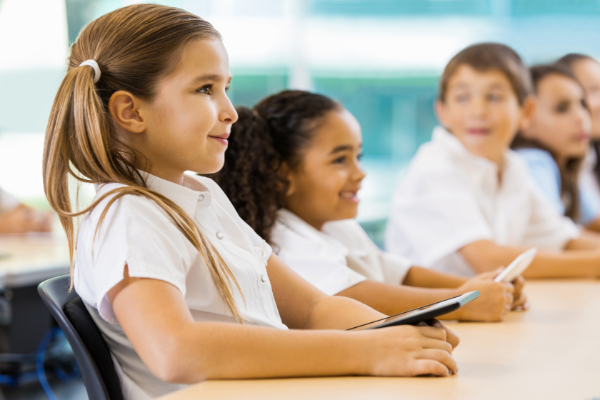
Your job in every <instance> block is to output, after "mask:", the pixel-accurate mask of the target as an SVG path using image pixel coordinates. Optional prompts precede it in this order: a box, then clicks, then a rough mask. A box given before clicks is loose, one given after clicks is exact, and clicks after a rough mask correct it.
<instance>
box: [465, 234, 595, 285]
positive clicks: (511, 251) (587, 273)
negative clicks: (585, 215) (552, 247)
mask: <svg viewBox="0 0 600 400" xmlns="http://www.w3.org/2000/svg"><path fill="white" fill-rule="evenodd" d="M586 243H587V242H586ZM584 244H585V243H582V242H581V240H579V239H575V240H574V241H573V244H572V245H571V244H570V245H568V246H567V248H566V250H563V251H549V250H540V251H538V253H537V255H536V257H535V259H534V260H533V262H532V263H531V265H530V266H529V267H528V268H527V270H525V273H523V276H524V277H525V278H592V277H597V276H599V275H600V251H599V250H597V249H593V250H579V249H581V248H587V247H584ZM571 248H573V249H577V250H571ZM525 250H527V249H526V248H519V247H508V246H498V245H496V244H494V243H493V242H490V241H487V240H481V241H478V242H473V243H471V244H469V245H467V246H465V247H463V248H462V249H461V250H460V252H461V254H462V255H463V257H465V259H466V260H467V262H468V263H469V264H470V265H471V266H472V267H473V269H475V270H476V271H477V272H486V271H491V270H493V269H495V268H498V267H499V266H507V265H509V264H510V263H511V262H512V261H513V260H514V259H515V258H516V257H517V256H518V255H519V254H521V253H523V252H524V251H525Z"/></svg>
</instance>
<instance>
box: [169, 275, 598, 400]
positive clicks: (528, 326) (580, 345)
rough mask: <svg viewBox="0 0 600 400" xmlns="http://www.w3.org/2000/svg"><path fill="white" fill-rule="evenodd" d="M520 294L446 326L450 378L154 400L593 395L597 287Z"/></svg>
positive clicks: (263, 384)
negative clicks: (494, 314) (501, 312)
mask: <svg viewBox="0 0 600 400" xmlns="http://www.w3.org/2000/svg"><path fill="white" fill-rule="evenodd" d="M527 291H528V295H529V298H530V300H531V303H532V308H531V310H530V311H528V312H525V313H511V314H510V315H509V316H508V318H507V319H506V320H505V321H504V322H502V323H494V324H483V323H461V324H456V323H453V324H449V326H450V327H451V328H452V329H453V330H454V331H455V332H456V333H457V334H458V335H459V336H460V338H461V345H460V346H459V347H458V348H457V349H456V350H455V352H454V355H455V358H456V360H457V362H458V368H459V373H458V375H457V376H453V377H449V378H372V377H339V378H304V379H262V380H237V381H207V382H204V383H200V384H197V385H194V386H191V387H189V388H187V389H184V390H181V391H178V392H175V393H172V394H170V395H167V396H164V397H162V398H161V400H191V399H278V400H279V399H286V400H289V399H311V400H313V399H314V400H318V399H327V400H331V399H344V400H353V399H357V400H358V399H377V400H383V399H428V400H429V399H431V400H433V399H435V400H438V399H444V400H454V399H456V400H468V399H477V400H481V399H486V400H487V399H544V400H550V399H557V400H558V399H560V400H564V399H581V400H591V399H593V398H600V282H597V281H561V282H558V281H545V282H544V281H539V282H529V283H528V285H527Z"/></svg>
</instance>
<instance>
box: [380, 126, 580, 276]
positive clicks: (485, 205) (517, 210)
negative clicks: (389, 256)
mask: <svg viewBox="0 0 600 400" xmlns="http://www.w3.org/2000/svg"><path fill="white" fill-rule="evenodd" d="M502 165H503V170H502V171H501V174H502V180H501V183H500V182H499V180H498V167H497V166H496V164H495V163H493V162H491V161H490V160H488V159H486V158H483V157H479V156H476V155H474V154H472V153H470V152H469V151H468V150H467V149H466V148H465V147H464V146H463V145H462V143H461V142H460V141H459V140H458V139H456V137H454V136H453V135H452V134H451V133H449V132H448V131H447V130H445V129H443V128H441V127H438V128H436V129H435V130H434V132H433V137H432V140H431V142H429V143H425V144H423V145H422V146H421V147H420V148H419V150H418V152H417V154H416V155H415V157H414V159H413V160H412V161H411V163H410V165H409V168H408V172H407V174H406V176H405V179H404V180H403V182H402V183H401V184H400V186H399V187H398V189H397V190H396V192H395V194H394V199H393V210H392V215H391V218H390V220H389V222H388V226H387V231H386V249H387V250H388V251H390V252H392V253H394V254H400V255H403V256H405V257H408V258H410V259H411V260H412V261H413V262H414V263H415V264H416V265H422V266H424V267H429V268H433V269H436V270H438V271H442V272H447V273H454V274H458V275H464V276H473V275H475V271H474V270H473V268H471V266H470V265H469V264H468V263H467V262H466V260H465V259H464V257H462V255H461V254H460V253H459V251H458V250H460V249H461V248H462V247H463V246H465V245H467V244H469V243H472V242H475V241H478V240H491V241H493V242H494V243H496V244H497V245H500V246H524V247H538V248H542V249H553V250H559V249H562V248H564V246H565V245H566V243H567V242H568V241H569V240H571V239H573V238H576V237H577V236H578V235H579V230H578V228H577V227H576V226H575V224H574V223H573V222H572V221H571V220H570V219H569V218H566V217H564V216H562V215H560V214H559V212H558V211H556V210H555V209H554V207H553V206H552V205H551V204H550V203H549V202H548V201H547V200H546V199H545V198H544V196H543V195H542V193H540V192H539V189H538V188H537V187H536V185H535V183H534V182H533V180H532V179H531V177H530V176H529V174H528V171H527V167H526V165H525V164H524V162H523V160H521V159H520V157H519V156H518V155H517V154H516V153H515V152H513V151H511V150H507V151H506V152H505V154H504V160H503V164H502Z"/></svg>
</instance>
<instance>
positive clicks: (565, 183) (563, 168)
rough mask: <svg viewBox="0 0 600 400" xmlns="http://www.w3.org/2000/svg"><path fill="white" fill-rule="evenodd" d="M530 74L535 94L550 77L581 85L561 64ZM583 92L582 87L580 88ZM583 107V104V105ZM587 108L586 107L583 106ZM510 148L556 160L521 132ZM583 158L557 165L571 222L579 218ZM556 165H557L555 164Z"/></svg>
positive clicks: (555, 157) (535, 67) (536, 142)
mask: <svg viewBox="0 0 600 400" xmlns="http://www.w3.org/2000/svg"><path fill="white" fill-rule="evenodd" d="M529 72H530V74H531V81H532V82H533V89H534V91H535V92H536V93H537V90H538V87H539V85H540V83H541V82H542V81H543V80H544V79H545V78H547V77H548V76H551V75H559V76H564V77H566V78H569V79H571V80H572V81H574V82H576V83H577V84H578V85H579V86H581V84H580V83H579V81H578V80H577V78H575V75H573V72H571V71H570V70H569V69H567V68H565V67H564V66H563V65H562V64H558V63H555V64H548V65H536V66H533V67H531V68H530V69H529ZM581 89H582V90H583V87H581ZM584 105H585V104H584ZM585 107H586V108H587V105H585ZM511 148H513V149H519V148H537V149H542V150H545V151H547V152H548V153H550V154H551V155H552V158H553V159H554V161H556V160H557V159H558V157H557V156H556V154H555V153H554V152H553V151H551V150H550V149H549V148H548V147H547V146H545V145H544V144H543V143H540V142H539V141H538V140H535V139H528V138H525V137H524V136H523V135H522V134H521V132H518V133H517V135H516V136H515V138H514V139H513V141H512V144H511ZM582 162H583V157H571V158H570V159H568V160H567V162H566V163H565V164H564V165H559V172H560V185H561V187H560V197H561V198H562V199H564V200H563V203H564V205H565V215H566V216H567V217H569V218H571V219H572V220H575V221H577V220H578V219H579V218H580V217H581V205H580V203H581V199H580V197H581V196H580V195H579V171H580V170H581V164H582ZM557 164H558V163H557Z"/></svg>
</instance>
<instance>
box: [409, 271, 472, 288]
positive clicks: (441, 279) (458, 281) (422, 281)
mask: <svg viewBox="0 0 600 400" xmlns="http://www.w3.org/2000/svg"><path fill="white" fill-rule="evenodd" d="M467 281H468V279H467V278H463V277H461V276H456V275H450V274H444V273H443V272H437V271H434V270H431V269H429V268H423V267H411V268H410V269H409V270H408V273H407V274H406V277H405V278H404V282H402V284H403V285H407V286H418V287H424V288H425V287H426V288H457V287H459V286H461V285H462V284H464V283H465V282H467Z"/></svg>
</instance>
